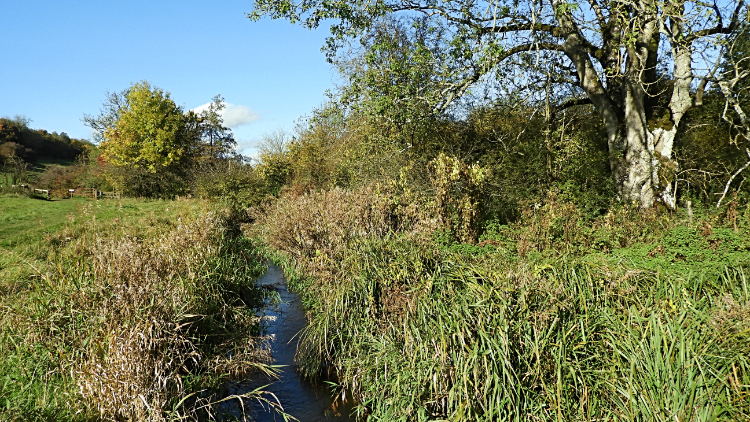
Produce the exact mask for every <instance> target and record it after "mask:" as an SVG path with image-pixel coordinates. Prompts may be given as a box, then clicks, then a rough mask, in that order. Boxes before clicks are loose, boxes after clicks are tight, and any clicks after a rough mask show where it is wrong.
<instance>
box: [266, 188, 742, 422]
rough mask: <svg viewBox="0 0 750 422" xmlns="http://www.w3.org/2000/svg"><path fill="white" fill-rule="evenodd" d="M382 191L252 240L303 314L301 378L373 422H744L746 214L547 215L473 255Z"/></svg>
mask: <svg viewBox="0 0 750 422" xmlns="http://www.w3.org/2000/svg"><path fill="white" fill-rule="evenodd" d="M400 204H403V202H402V201H400V200H399V198H398V196H397V195H393V194H392V193H388V192H387V191H384V190H382V189H374V190H368V189H363V190H359V191H340V190H336V191H330V192H323V193H319V194H309V195H304V196H300V197H288V198H282V199H281V200H279V201H278V202H277V203H276V204H274V205H272V206H271V207H269V209H267V211H266V212H267V215H268V216H269V218H266V219H262V220H261V222H260V223H259V225H258V226H257V227H256V230H257V233H261V234H262V236H264V237H265V239H266V241H267V242H268V243H269V244H270V245H271V246H273V247H274V248H276V249H277V250H279V251H282V252H283V253H284V255H285V256H286V260H287V271H289V272H290V274H292V275H293V277H292V278H293V279H292V284H293V286H294V287H295V288H296V289H297V290H298V291H300V292H301V293H302V294H303V296H304V298H305V303H306V305H307V306H308V307H309V308H310V310H311V323H310V326H309V328H308V329H307V330H306V332H305V333H304V334H303V336H302V342H303V345H304V347H303V348H302V349H301V350H300V352H299V356H298V358H299V360H300V363H301V364H302V366H303V367H304V368H305V369H306V371H307V374H308V375H309V376H311V377H316V376H319V375H320V374H321V372H324V371H330V370H332V371H334V372H335V373H336V374H337V376H338V379H339V381H340V387H341V388H342V389H343V390H344V391H346V392H347V394H349V395H351V396H353V398H354V399H355V400H356V401H357V402H359V403H361V404H362V405H361V406H360V408H359V410H360V412H361V414H362V415H369V419H368V420H374V421H427V420H456V421H459V420H461V421H463V420H476V421H497V420H558V421H559V420H589V421H593V420H623V421H646V420H648V421H651V420H663V421H667V420H670V421H674V420H679V421H683V420H685V421H687V420H696V421H697V420H701V421H703V420H705V421H708V420H726V421H734V420H748V419H749V418H750V358H748V356H750V280H748V275H750V271H748V267H749V266H750V240H748V239H750V236H749V235H750V212H749V211H748V208H747V207H746V206H739V204H731V205H729V206H728V207H726V208H724V209H722V210H719V211H716V212H703V211H701V210H697V211H696V213H695V216H693V217H691V216H688V215H687V214H685V213H666V214H659V213H657V212H641V211H639V210H635V209H631V208H628V207H625V206H620V207H615V208H613V209H612V210H611V211H610V212H609V213H608V214H607V215H605V216H602V217H597V218H593V219H592V218H586V217H584V216H583V214H582V213H580V212H579V211H578V209H577V208H576V207H575V206H573V205H570V204H566V203H562V202H559V201H557V200H556V198H555V197H554V196H551V197H550V198H548V201H547V202H546V203H545V204H540V205H539V206H536V207H534V208H532V209H529V210H527V211H526V212H525V214H524V216H523V218H522V219H521V221H519V222H518V223H515V224H512V225H506V226H500V225H491V226H490V227H489V228H488V229H487V230H486V231H485V233H484V235H483V237H481V238H480V239H479V240H480V241H479V242H478V243H476V244H457V243H454V242H452V241H451V240H450V239H451V237H450V236H449V235H446V233H444V232H441V231H440V230H435V229H434V219H432V218H430V215H429V212H428V211H424V212H422V213H420V211H419V210H420V209H422V210H429V204H428V203H424V204H419V203H416V204H415V203H412V205H414V207H412V208H409V207H408V206H406V207H405V206H403V205H400Z"/></svg>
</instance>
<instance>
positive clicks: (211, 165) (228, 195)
mask: <svg viewBox="0 0 750 422" xmlns="http://www.w3.org/2000/svg"><path fill="white" fill-rule="evenodd" d="M191 179H192V185H193V186H192V188H191V191H192V193H193V195H195V196H198V197H202V198H209V199H211V200H214V201H217V202H218V203H220V204H221V205H222V206H224V207H227V208H229V209H231V210H232V211H233V212H234V213H235V214H236V215H238V216H239V215H244V216H245V218H247V214H246V213H245V210H246V209H247V208H249V207H253V206H257V205H260V204H261V202H263V201H264V200H267V199H268V198H269V197H270V196H271V194H272V193H273V192H272V190H271V188H270V186H269V184H268V183H267V181H266V180H264V178H263V176H262V175H261V174H260V172H259V171H258V170H257V169H255V168H253V167H252V166H250V165H248V164H244V163H242V162H232V161H223V160H215V161H206V162H204V163H202V164H201V165H199V166H198V167H197V168H196V169H195V170H194V173H193V175H192V176H191Z"/></svg>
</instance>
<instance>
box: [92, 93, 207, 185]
mask: <svg viewBox="0 0 750 422" xmlns="http://www.w3.org/2000/svg"><path fill="white" fill-rule="evenodd" d="M125 101H126V104H125V105H124V107H123V108H122V109H121V110H120V115H119V119H118V120H117V122H116V123H115V125H114V126H112V127H110V128H108V129H107V131H106V132H105V134H104V141H103V142H102V143H101V145H100V148H101V150H102V154H103V156H104V158H105V159H106V160H107V161H110V162H112V163H113V164H115V165H117V166H133V167H138V168H145V169H147V170H149V171H150V172H151V173H156V172H157V170H161V169H162V168H171V169H179V168H180V167H181V165H184V161H185V160H186V159H187V158H189V155H190V153H191V152H192V151H191V150H192V149H194V148H195V147H194V145H192V144H193V143H194V141H195V140H194V139H192V138H191V137H190V136H189V134H188V133H187V130H186V119H185V116H184V114H183V112H182V108H181V107H179V106H177V104H175V102H174V101H172V99H171V98H170V95H169V93H168V92H164V91H163V90H161V89H160V88H156V87H154V88H152V87H151V85H150V84H149V83H148V82H146V81H144V82H138V83H135V84H133V86H131V87H130V89H129V90H128V93H127V95H126V96H125Z"/></svg>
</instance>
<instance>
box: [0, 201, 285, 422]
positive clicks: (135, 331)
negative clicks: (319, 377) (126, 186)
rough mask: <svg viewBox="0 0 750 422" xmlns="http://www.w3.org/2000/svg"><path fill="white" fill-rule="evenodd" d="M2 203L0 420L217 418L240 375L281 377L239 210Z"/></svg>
mask: <svg viewBox="0 0 750 422" xmlns="http://www.w3.org/2000/svg"><path fill="white" fill-rule="evenodd" d="M0 201H2V202H0V204H2V207H0V218H1V219H2V220H0V221H4V222H5V223H7V224H3V225H0V227H2V228H3V232H2V233H1V234H2V236H0V242H3V243H2V245H3V246H2V249H0V251H2V254H1V259H0V310H1V312H0V420H3V421H6V420H8V421H27V420H40V421H41V420H44V421H52V420H59V421H68V420H100V419H105V420H154V421H156V420H170V419H171V420H177V419H184V418H192V419H195V418H205V417H206V416H207V415H208V413H207V412H208V410H209V409H211V405H210V403H211V402H212V401H215V400H217V399H218V398H220V397H221V396H220V395H218V394H221V390H222V386H224V385H226V383H227V381H228V380H233V379H241V378H243V377H246V376H247V374H248V373H250V372H252V371H255V370H262V371H266V372H272V368H270V367H269V366H268V365H267V364H268V363H269V356H268V354H267V352H264V351H263V350H264V349H263V348H262V341H261V340H259V339H258V338H257V337H256V336H257V335H258V334H259V332H260V331H259V325H258V324H259V318H258V317H257V315H256V312H257V309H258V307H260V306H262V303H263V298H264V295H265V293H264V291H261V290H259V289H257V288H256V287H255V285H254V283H253V280H254V278H255V277H257V276H258V275H259V274H261V273H262V271H263V270H264V268H263V266H262V265H261V260H260V259H259V258H258V257H257V256H255V254H254V253H253V250H254V246H253V245H252V244H251V243H249V242H248V241H247V240H246V239H243V238H239V237H237V236H235V235H233V234H232V231H231V229H229V227H230V226H231V225H232V222H231V221H230V220H229V214H228V213H225V212H223V211H221V210H218V209H214V208H213V207H212V206H211V205H210V204H208V203H207V202H205V201H189V200H182V201H143V200H130V199H124V200H112V201H98V202H95V201H88V200H64V201H52V202H46V201H37V200H32V199H29V198H24V197H15V196H6V197H2V198H0ZM248 396H249V398H259V397H258V394H257V393H253V394H249V395H248ZM260 398H261V399H262V397H260Z"/></svg>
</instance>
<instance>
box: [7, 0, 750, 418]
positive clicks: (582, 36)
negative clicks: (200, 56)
mask: <svg viewBox="0 0 750 422" xmlns="http://www.w3.org/2000/svg"><path fill="white" fill-rule="evenodd" d="M444 3H445V4H446V5H448V6H446V7H444V8H443V7H442V6H441V7H438V6H435V5H434V4H432V3H431V2H426V3H420V2H418V1H417V2H413V1H409V2H394V3H392V4H390V5H388V6H386V5H382V4H378V5H375V4H371V3H368V4H367V5H365V4H363V3H359V2H356V1H342V2H338V3H336V4H334V5H331V4H329V3H327V2H317V1H310V2H306V3H304V4H300V5H290V4H289V3H288V2H286V1H280V0H279V1H277V0H265V1H258V2H256V4H255V10H254V11H253V12H252V13H251V14H250V17H252V18H261V17H263V16H271V17H274V18H279V17H281V18H286V19H289V20H290V21H294V22H300V21H301V22H303V23H304V24H305V25H307V26H309V27H316V26H317V25H318V24H319V22H320V20H321V19H332V20H334V21H335V22H336V23H335V24H333V25H332V26H331V27H330V28H331V30H332V36H331V38H330V39H329V40H328V41H329V42H328V44H327V45H326V52H327V53H328V58H329V59H330V60H331V61H332V62H333V63H334V64H335V66H336V67H337V69H338V70H339V71H340V72H341V74H342V81H343V84H342V86H340V87H339V89H337V90H336V91H335V92H332V93H331V95H330V101H328V102H327V103H325V104H324V105H322V106H321V107H320V108H319V109H316V110H313V111H312V112H311V113H310V115H309V116H307V117H305V118H302V119H301V120H300V121H299V122H298V125H297V127H296V129H295V131H294V132H293V133H286V132H284V131H277V132H274V133H271V134H269V135H267V136H266V137H265V139H264V140H263V142H262V143H261V145H260V148H259V150H260V152H259V157H258V159H257V160H255V161H252V162H249V161H248V160H245V159H244V158H242V157H240V156H238V155H237V154H236V151H235V150H234V147H235V145H236V144H235V143H234V139H233V138H232V137H231V134H230V133H229V131H228V129H227V128H225V127H224V126H223V122H222V120H221V113H220V112H221V109H222V106H223V103H222V101H221V98H220V97H216V98H215V101H214V103H213V106H212V107H209V109H208V111H206V112H205V113H203V114H200V115H196V114H195V113H194V112H190V111H188V112H186V111H184V110H183V109H182V108H181V107H179V106H177V105H176V103H175V102H174V101H173V100H172V99H171V98H170V95H169V93H167V92H166V91H164V90H162V89H160V88H157V87H153V86H151V85H150V84H148V83H147V82H145V81H144V82H140V83H136V84H133V85H132V86H131V87H130V88H128V89H126V90H124V91H122V92H120V93H115V94H111V95H109V96H108V98H107V100H106V101H105V104H104V107H103V109H102V113H101V114H100V115H99V116H94V117H92V116H86V117H85V120H86V121H87V123H88V124H89V125H90V126H91V127H92V128H93V129H94V130H96V131H97V134H98V136H99V138H100V139H99V140H100V141H101V144H100V145H99V146H98V148H92V149H91V150H90V151H89V154H88V155H86V156H83V157H81V158H79V161H78V162H77V164H76V165H74V166H69V167H66V168H56V169H54V171H53V170H48V171H46V172H45V173H44V174H43V175H41V176H39V177H38V179H37V182H38V183H40V184H42V185H44V184H47V185H49V186H54V188H52V189H53V190H58V192H63V193H64V192H65V190H64V189H67V188H68V187H74V186H70V185H71V184H89V185H90V186H89V187H95V188H101V187H105V186H106V187H107V188H117V189H118V190H119V191H121V192H122V193H124V194H125V196H131V197H150V198H169V199H175V198H176V199H177V200H176V201H170V202H144V203H142V204H140V205H138V206H134V207H135V208H139V209H144V210H149V211H147V212H145V213H143V214H141V215H138V216H134V215H131V214H129V210H130V207H131V206H133V205H132V204H134V202H130V201H132V200H130V199H126V200H122V201H114V202H110V203H99V202H91V203H87V204H85V205H84V204H81V205H80V211H77V212H76V213H74V214H72V215H73V217H71V219H70V220H69V221H66V222H65V223H61V222H60V221H59V219H58V222H57V223H54V224H56V227H57V228H55V229H54V230H47V229H40V228H39V227H36V226H34V227H33V228H32V227H31V226H33V224H31V225H29V224H28V222H26V223H24V224H26V226H24V224H20V225H17V226H16V227H19V229H18V230H27V229H25V228H23V227H28V231H29V233H32V232H33V233H35V234H29V235H22V234H19V233H10V232H7V231H2V229H0V234H2V235H3V236H9V237H8V238H7V240H0V242H4V243H0V245H7V246H3V248H4V249H3V251H4V255H3V258H2V259H3V261H0V265H2V267H1V268H0V272H2V274H5V275H9V276H8V277H6V278H5V279H4V280H3V281H2V283H3V284H2V290H0V292H1V293H2V301H3V314H2V320H0V324H1V326H0V327H1V328H2V331H0V332H2V338H0V355H2V356H3V358H2V359H3V360H2V361H0V373H3V374H9V375H7V376H6V377H5V378H3V381H2V384H0V409H2V410H0V412H5V413H1V414H0V416H5V415H8V417H9V418H10V417H15V418H17V419H24V420H25V419H33V418H36V419H61V420H67V419H87V418H92V419H96V418H102V419H115V420H119V419H131V420H141V419H155V420H158V419H165V418H173V417H174V418H177V417H182V416H190V417H196V418H200V417H203V416H204V413H202V412H208V411H209V410H208V409H210V408H209V407H202V406H203V403H206V402H209V401H211V400H212V399H211V397H212V396H210V393H211V392H213V391H216V390H215V389H216V388H217V387H218V386H219V385H220V383H221V382H224V381H225V380H227V379H233V378H235V377H236V378H241V377H243V376H245V375H246V374H247V373H248V371H249V370H251V369H253V368H260V369H261V370H267V366H264V365H263V364H264V363H267V358H268V355H267V354H266V353H265V352H263V348H262V345H261V344H259V343H258V341H257V340H256V339H255V337H253V336H254V335H256V334H258V332H259V326H258V322H257V321H258V318H257V315H256V313H255V308H254V307H257V306H258V304H259V303H260V299H261V298H262V296H263V295H262V294H261V292H259V291H258V290H257V289H255V288H253V287H252V286H251V285H248V283H247V281H248V280H249V279H251V278H252V277H255V276H257V275H258V274H259V273H260V271H262V268H261V266H260V265H259V264H258V262H260V260H259V259H258V258H257V257H256V256H255V251H256V247H258V246H259V245H261V244H262V246H261V247H260V249H259V250H264V251H265V252H264V254H265V255H267V256H273V257H275V259H278V260H279V261H280V262H281V263H282V264H283V265H284V268H285V270H286V272H287V274H288V275H289V276H290V278H291V280H290V285H291V286H292V287H293V288H294V289H295V290H296V291H297V292H298V293H299V294H300V295H301V297H302V298H303V301H304V303H305V306H306V308H307V310H308V313H309V321H310V323H309V326H308V328H307V329H305V331H304V332H303V333H301V334H300V346H299V349H298V356H297V360H298V363H299V367H300V371H301V372H302V374H303V375H304V376H306V377H308V378H310V379H314V380H315V379H318V380H321V379H322V380H327V381H330V382H331V384H332V385H333V386H334V388H335V389H336V392H337V397H346V398H347V400H351V401H353V402H354V403H356V404H358V407H357V412H358V414H359V416H360V417H362V418H367V419H368V420H372V421H394V420H396V421H428V420H451V421H467V420H470V421H496V420H513V421H515V420H545V421H546V420H556V421H560V420H587V421H593V420H612V421H615V420H617V421H645V420H649V421H650V420H659V421H667V420H669V421H671V420H680V421H682V420H685V421H688V420H689V421H718V420H721V421H735V420H748V419H750V361H749V360H748V356H750V285H749V284H750V283H749V282H748V274H749V273H750V269H749V267H750V240H749V239H750V183H746V182H747V177H748V176H747V175H748V172H747V171H750V170H747V169H748V167H750V162H748V158H750V143H749V142H750V120H748V119H747V115H748V114H747V110H748V109H750V103H749V102H748V96H747V94H748V89H749V87H750V84H748V81H750V70H749V69H748V61H747V56H748V53H747V51H748V43H747V39H748V37H747V35H748V30H750V27H748V25H747V23H746V22H747V19H746V17H747V6H746V4H745V2H744V1H740V2H735V4H733V5H731V6H732V7H731V8H728V7H726V6H727V5H721V6H717V5H713V6H711V5H705V4H691V5H690V6H689V7H688V6H686V2H682V1H675V2H669V3H668V4H667V3H665V4H658V5H653V4H651V3H647V2H641V1H635V0H634V1H632V2H629V3H628V4H629V5H628V6H627V7H624V6H623V4H624V3H617V2H614V3H609V4H607V5H604V4H603V3H600V2H596V1H590V2H587V3H585V4H584V3H581V2H579V3H576V4H571V3H566V2H560V1H552V2H515V3H513V5H512V6H513V7H510V5H509V6H508V7H494V11H492V9H493V7H490V6H492V5H488V4H483V5H481V7H480V6H477V4H476V3H472V2H468V3H467V2H461V1H458V0H450V1H446V2H444ZM381 6H382V7H381ZM495 6H498V5H495ZM580 8H584V9H585V10H584V11H583V12H581V9H580ZM488 13H489V14H491V15H492V17H491V18H487V17H486V16H490V15H487V14H488ZM420 14H422V15H423V16H417V15H420ZM529 16H532V17H533V19H534V20H533V21H529V20H528V19H529V18H528V17H529ZM489 22H491V24H490V23H489ZM701 54H702V55H701ZM709 59H710V60H709ZM698 63H702V64H703V65H705V66H706V67H708V66H711V68H708V69H700V68H698V66H697V64H698ZM712 63H713V64H712ZM13 148H16V147H13ZM6 149H8V148H6ZM13 151H14V154H15V155H12V156H13V157H19V154H20V152H24V153H25V150H23V151H21V150H20V149H17V148H16V149H14V150H13ZM19 151H20V152H19ZM8 156H11V155H8ZM14 160H15V158H14ZM15 162H17V160H16V161H12V160H11V161H8V160H7V159H6V161H5V163H6V164H5V165H6V168H7V166H8V165H10V164H8V163H11V164H12V163H15ZM75 187H78V186H75ZM63 196H64V195H63ZM186 196H192V197H195V198H200V199H196V200H190V201H188V200H185V199H184V197H186ZM180 197H183V199H179V198H180ZM204 199H208V200H209V201H210V202H203V200H204ZM24 200H25V199H24ZM71 201H72V200H71ZM208 203H210V204H211V205H207V204H208ZM71 204H73V203H72V202H71ZM115 204H116V205H115ZM151 207H154V208H151ZM167 207H169V208H170V210H171V211H167ZM9 209H10V208H9ZM219 209H222V210H226V211H218V210H219ZM162 210H163V211H162ZM13 212H15V213H18V212H17V211H13ZM100 212H105V213H106V215H107V217H106V218H103V217H102V218H100V217H99V216H100V214H99V213H100ZM11 214H12V213H11ZM3 218H5V219H7V221H11V220H12V219H13V218H15V217H3ZM41 219H42V217H40V220H41ZM13 224H16V223H13ZM40 225H42V226H44V224H40ZM8 233H10V234H8ZM24 236H25V237H24ZM243 236H244V237H243ZM37 237H38V238H39V239H37ZM248 239H252V241H251V240H248ZM6 251H7V253H6ZM11 257H12V258H11ZM206 394H208V395H206ZM282 405H283V403H282ZM16 415H20V416H16Z"/></svg>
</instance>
